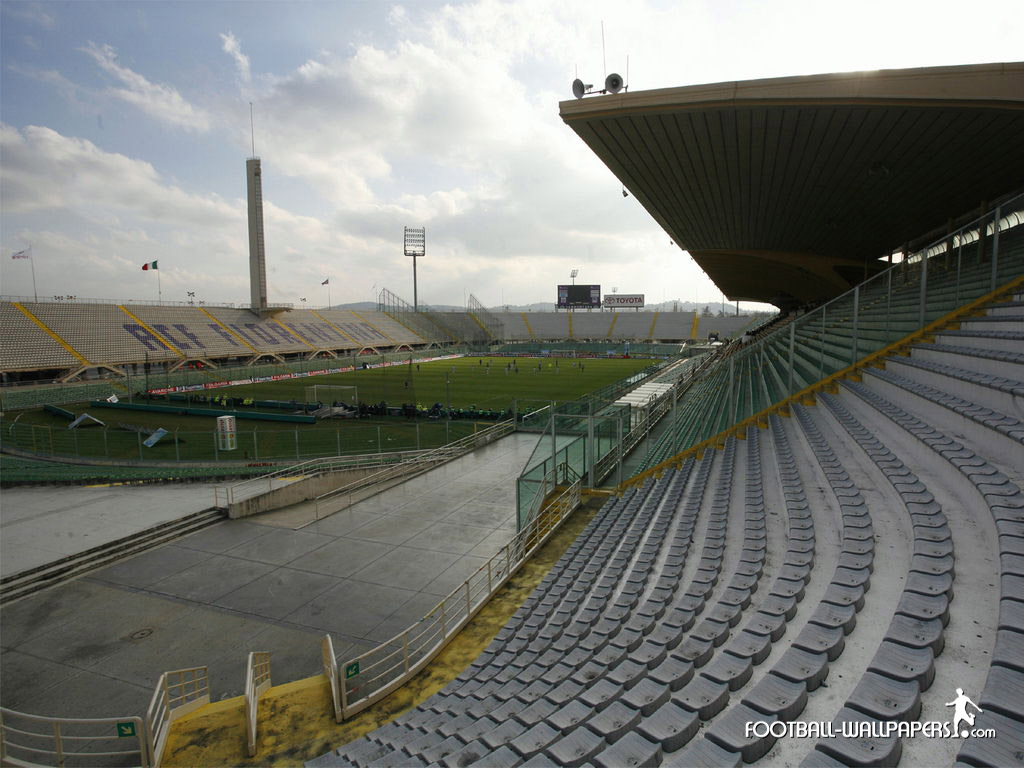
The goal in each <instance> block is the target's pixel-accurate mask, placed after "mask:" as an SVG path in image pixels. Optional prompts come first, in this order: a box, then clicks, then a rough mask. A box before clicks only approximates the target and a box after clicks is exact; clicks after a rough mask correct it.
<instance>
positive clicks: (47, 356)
mask: <svg viewBox="0 0 1024 768" xmlns="http://www.w3.org/2000/svg"><path fill="white" fill-rule="evenodd" d="M30 311H31V310H30ZM0 327H2V328H3V333H0V370H4V371H34V370H39V369H41V368H73V367H76V366H78V365H81V364H82V363H81V361H80V360H78V358H76V357H75V356H74V355H72V354H71V353H70V352H68V351H67V349H65V348H64V347H62V346H61V345H60V344H58V343H57V342H56V341H54V339H53V337H52V336H50V335H49V334H48V333H46V332H45V331H44V330H43V329H42V328H40V327H39V326H38V325H36V324H35V323H33V322H32V321H31V320H30V319H29V318H28V317H26V316H25V313H24V312H22V311H21V310H20V309H18V308H17V307H15V306H14V304H12V303H11V302H9V301H3V302H0Z"/></svg>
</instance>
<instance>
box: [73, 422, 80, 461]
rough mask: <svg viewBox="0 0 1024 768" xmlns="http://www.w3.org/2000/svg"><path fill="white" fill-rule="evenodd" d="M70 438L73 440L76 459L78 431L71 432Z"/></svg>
mask: <svg viewBox="0 0 1024 768" xmlns="http://www.w3.org/2000/svg"><path fill="white" fill-rule="evenodd" d="M71 437H72V438H73V439H74V442H75V456H76V457H77V456H78V455H79V454H78V430H77V429H73V430H71Z"/></svg>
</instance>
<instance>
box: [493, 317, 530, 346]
mask: <svg viewBox="0 0 1024 768" xmlns="http://www.w3.org/2000/svg"><path fill="white" fill-rule="evenodd" d="M523 314H524V313H523V312H495V313H494V315H495V317H497V318H498V319H499V320H501V322H502V323H503V324H504V328H505V340H506V341H530V340H531V339H533V337H532V336H531V335H530V329H529V328H527V327H526V322H527V320H528V319H529V318H530V317H531V316H532V315H531V314H530V313H526V319H524V318H523Z"/></svg>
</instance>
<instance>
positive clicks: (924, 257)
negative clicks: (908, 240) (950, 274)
mask: <svg viewBox="0 0 1024 768" xmlns="http://www.w3.org/2000/svg"><path fill="white" fill-rule="evenodd" d="M984 228H985V225H984V224H982V229H984ZM919 301H920V302H921V308H920V311H919V312H918V317H917V322H918V327H920V328H924V317H925V312H924V310H925V307H926V306H927V305H928V251H927V249H925V250H924V251H922V252H921V296H920V299H919Z"/></svg>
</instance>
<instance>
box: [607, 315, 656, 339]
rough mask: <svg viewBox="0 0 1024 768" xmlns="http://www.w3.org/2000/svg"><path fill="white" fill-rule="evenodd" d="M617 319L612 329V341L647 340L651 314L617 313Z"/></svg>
mask: <svg viewBox="0 0 1024 768" xmlns="http://www.w3.org/2000/svg"><path fill="white" fill-rule="evenodd" d="M618 315H619V319H618V320H616V321H615V327H614V328H612V338H613V339H649V338H650V337H651V323H653V322H654V313H653V312H619V313H618Z"/></svg>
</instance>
